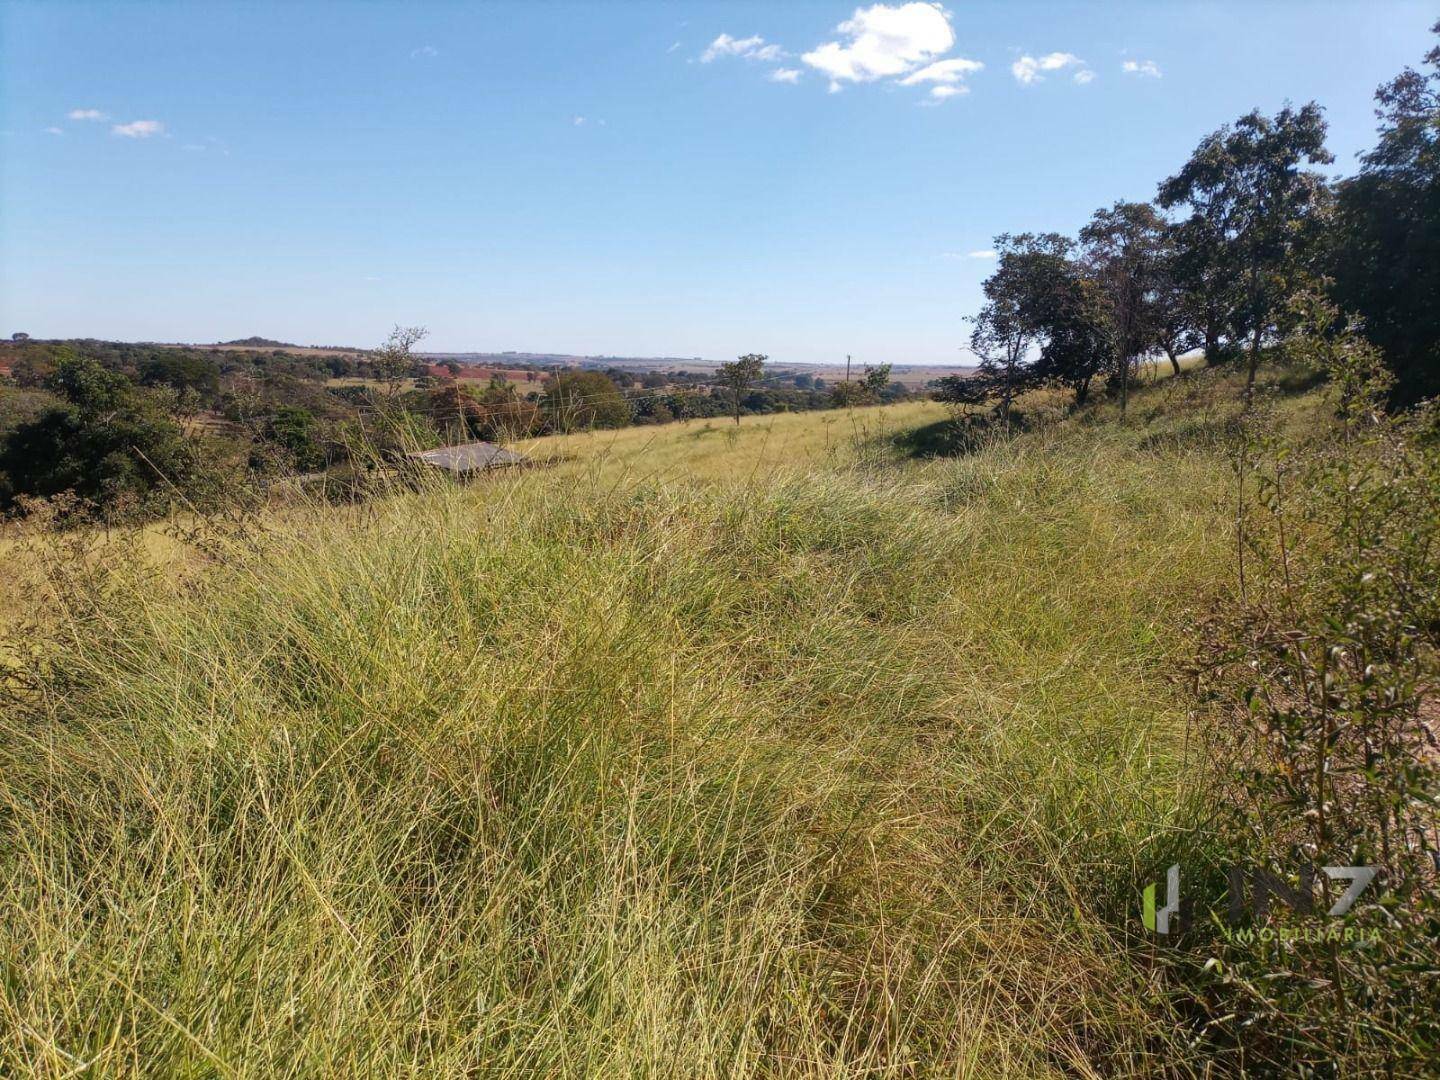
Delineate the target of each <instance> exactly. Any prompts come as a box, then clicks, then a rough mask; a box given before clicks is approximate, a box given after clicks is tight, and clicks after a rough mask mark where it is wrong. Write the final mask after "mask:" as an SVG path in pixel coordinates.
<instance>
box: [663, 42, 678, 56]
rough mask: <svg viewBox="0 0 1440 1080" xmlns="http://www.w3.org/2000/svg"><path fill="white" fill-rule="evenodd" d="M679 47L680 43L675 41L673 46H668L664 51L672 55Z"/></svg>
mask: <svg viewBox="0 0 1440 1080" xmlns="http://www.w3.org/2000/svg"><path fill="white" fill-rule="evenodd" d="M679 47H680V43H679V42H678V41H677V42H675V44H674V45H671V46H670V47H669V48H668V49H666V50H665V51H666V52H667V53H672V52H674V51H675V50H676V49H678V48H679Z"/></svg>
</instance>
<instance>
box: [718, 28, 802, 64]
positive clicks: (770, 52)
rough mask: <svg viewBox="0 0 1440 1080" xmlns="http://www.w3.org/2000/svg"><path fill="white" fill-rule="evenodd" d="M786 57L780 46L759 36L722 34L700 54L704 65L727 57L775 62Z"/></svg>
mask: <svg viewBox="0 0 1440 1080" xmlns="http://www.w3.org/2000/svg"><path fill="white" fill-rule="evenodd" d="M784 55H786V54H785V50H784V49H782V48H780V46H779V45H775V44H772V43H767V42H766V40H765V39H764V38H763V37H761V36H760V35H759V34H754V35H752V36H750V37H746V38H735V37H731V36H730V35H729V34H721V35H720V36H719V37H717V38H716V39H715V40H714V41H712V42H711V43H710V44H709V45H708V46H707V47H706V49H705V51H704V52H703V53H701V54H700V62H701V63H702V64H708V63H711V62H712V61H714V60H719V59H720V58H721V57H725V56H738V57H740V58H741V59H742V60H765V61H771V62H773V61H775V60H779V59H780V58H781V57H782V56H784Z"/></svg>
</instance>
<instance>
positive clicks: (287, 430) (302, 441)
mask: <svg viewBox="0 0 1440 1080" xmlns="http://www.w3.org/2000/svg"><path fill="white" fill-rule="evenodd" d="M264 438H265V441H266V442H268V443H270V444H272V445H273V446H275V447H276V448H277V449H278V450H280V451H281V452H282V453H283V454H284V456H285V458H286V463H287V464H289V465H290V466H291V467H292V468H294V469H295V470H297V471H299V472H311V471H313V470H315V469H323V468H324V467H325V450H324V448H323V447H322V446H321V445H320V440H319V437H318V430H317V425H316V423H315V416H314V414H313V413H311V412H310V410H309V409H305V408H301V407H300V406H298V405H282V406H280V408H278V409H276V410H275V415H274V416H272V417H270V419H269V420H267V421H266V423H265V430H264ZM251 460H252V463H253V462H255V461H256V460H257V459H256V456H255V455H252V458H251Z"/></svg>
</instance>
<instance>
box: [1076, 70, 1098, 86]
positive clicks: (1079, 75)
mask: <svg viewBox="0 0 1440 1080" xmlns="http://www.w3.org/2000/svg"><path fill="white" fill-rule="evenodd" d="M1094 78H1095V73H1094V72H1093V71H1091V70H1090V69H1089V68H1081V69H1080V70H1079V71H1077V72H1075V81H1076V82H1077V83H1079V84H1080V85H1081V86H1084V85H1085V84H1086V83H1088V82H1091V81H1093V80H1094Z"/></svg>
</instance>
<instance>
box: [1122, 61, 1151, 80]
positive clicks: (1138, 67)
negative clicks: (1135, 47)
mask: <svg viewBox="0 0 1440 1080" xmlns="http://www.w3.org/2000/svg"><path fill="white" fill-rule="evenodd" d="M1120 70H1121V71H1123V72H1125V73H1126V74H1127V75H1139V76H1140V77H1141V78H1144V79H1158V78H1160V65H1159V64H1157V63H1155V61H1154V60H1126V61H1125V62H1124V63H1123V64H1121V65H1120Z"/></svg>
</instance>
